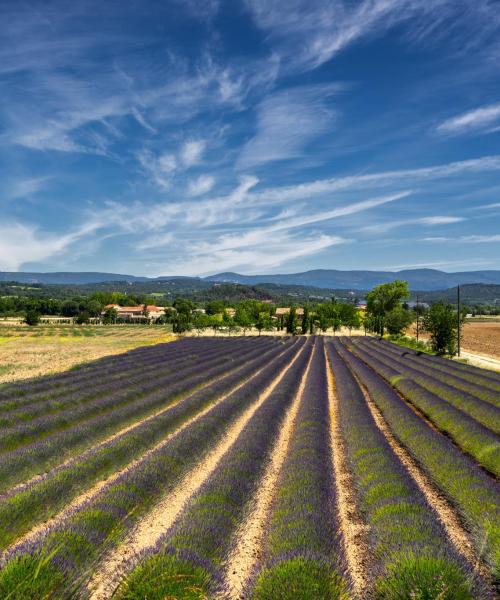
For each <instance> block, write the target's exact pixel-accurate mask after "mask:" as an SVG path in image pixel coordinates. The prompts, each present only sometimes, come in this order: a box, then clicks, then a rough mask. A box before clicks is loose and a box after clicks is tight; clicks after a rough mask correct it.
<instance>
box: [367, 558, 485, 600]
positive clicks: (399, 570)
mask: <svg viewBox="0 0 500 600" xmlns="http://www.w3.org/2000/svg"><path fill="white" fill-rule="evenodd" d="M387 571H388V572H387V575H385V576H384V577H383V578H381V579H379V580H378V582H377V584H376V591H375V598H377V600H473V598H474V596H472V593H471V591H470V589H471V584H470V582H469V581H467V579H466V577H465V576H464V574H463V573H462V572H461V571H460V569H459V568H458V567H457V566H456V565H454V564H452V563H450V562H449V561H447V560H446V559H444V558H436V557H433V556H418V557H417V556H413V555H411V554H408V555H406V556H402V557H400V558H398V559H397V560H396V561H394V562H393V563H392V564H390V565H389V566H388V568H387Z"/></svg>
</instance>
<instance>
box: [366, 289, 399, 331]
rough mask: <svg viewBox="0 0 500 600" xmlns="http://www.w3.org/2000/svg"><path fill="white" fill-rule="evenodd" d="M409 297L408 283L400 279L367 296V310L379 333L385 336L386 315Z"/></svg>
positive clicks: (374, 290)
mask: <svg viewBox="0 0 500 600" xmlns="http://www.w3.org/2000/svg"><path fill="white" fill-rule="evenodd" d="M409 295H410V292H409V290H408V282H407V281H401V280H399V279H398V280H396V281H392V282H390V283H382V284H381V285H377V286H376V287H374V288H373V290H372V291H371V292H369V293H368V294H367V295H366V310H367V313H368V314H369V315H370V316H372V317H373V323H374V328H375V331H376V332H377V333H379V334H380V335H384V328H385V316H386V314H387V313H388V312H390V311H391V310H393V309H395V308H396V307H397V306H400V305H401V303H402V301H403V300H404V299H405V298H407V297H408V296H409Z"/></svg>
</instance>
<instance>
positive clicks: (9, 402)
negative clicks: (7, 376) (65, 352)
mask: <svg viewBox="0 0 500 600" xmlns="http://www.w3.org/2000/svg"><path fill="white" fill-rule="evenodd" d="M240 339H241V338H240ZM210 341H211V340H209V339H208V338H207V339H205V340H203V339H197V338H186V339H184V340H179V341H176V342H171V343H168V344H156V345H153V346H145V347H142V348H136V349H135V350H130V351H129V352H126V353H123V354H119V355H115V356H112V357H106V358H105V359H99V360H96V361H92V362H90V363H87V364H85V365H84V366H82V367H79V368H75V369H70V370H68V371H64V372H62V373H55V374H52V375H45V376H43V377H38V378H36V379H30V380H25V381H21V382H15V383H10V384H3V385H1V386H0V412H1V413H3V412H7V411H9V410H12V409H15V408H16V407H21V406H23V405H25V404H30V403H31V402H32V401H33V400H35V399H36V400H47V399H50V398H56V397H60V396H62V397H64V395H65V394H66V393H67V391H68V390H69V391H71V392H73V391H76V390H78V389H80V388H82V387H84V386H85V384H87V383H92V384H93V385H96V383H98V382H101V381H102V382H106V381H107V380H108V379H109V378H115V379H117V378H119V376H120V375H121V374H122V373H123V372H125V371H126V372H135V371H136V368H137V369H139V370H140V369H141V368H144V367H147V366H148V365H150V364H151V366H152V368H153V367H154V366H158V365H160V364H161V363H162V362H164V361H165V360H168V359H169V358H173V359H175V358H176V357H177V356H180V357H181V358H182V357H184V358H186V359H192V360H197V359H198V358H199V357H200V356H202V355H203V354H205V353H206V352H208V351H211V350H215V349H217V348H220V349H223V348H224V347H225V346H226V345H227V343H228V342H232V341H233V340H227V339H224V340H223V339H220V340H214V341H213V342H212V343H210ZM242 343H244V340H242ZM105 360H106V363H105V364H104V365H103V364H102V362H103V361H105Z"/></svg>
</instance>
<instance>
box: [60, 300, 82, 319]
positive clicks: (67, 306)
mask: <svg viewBox="0 0 500 600" xmlns="http://www.w3.org/2000/svg"><path fill="white" fill-rule="evenodd" d="M79 312H80V306H79V304H78V302H75V301H74V300H66V302H63V305H62V307H61V313H62V315H63V316H64V317H76V315H77V314H78V313H79Z"/></svg>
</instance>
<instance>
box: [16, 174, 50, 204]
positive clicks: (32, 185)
mask: <svg viewBox="0 0 500 600" xmlns="http://www.w3.org/2000/svg"><path fill="white" fill-rule="evenodd" d="M48 181H50V177H49V176H43V177H29V178H26V179H19V180H17V181H14V182H12V183H11V184H10V185H7V186H6V188H7V189H6V194H7V196H8V197H9V198H10V199H12V200H17V199H20V198H29V197H30V196H32V195H34V194H36V193H37V192H39V191H40V190H42V189H43V188H44V187H45V186H46V185H47V183H48Z"/></svg>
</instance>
